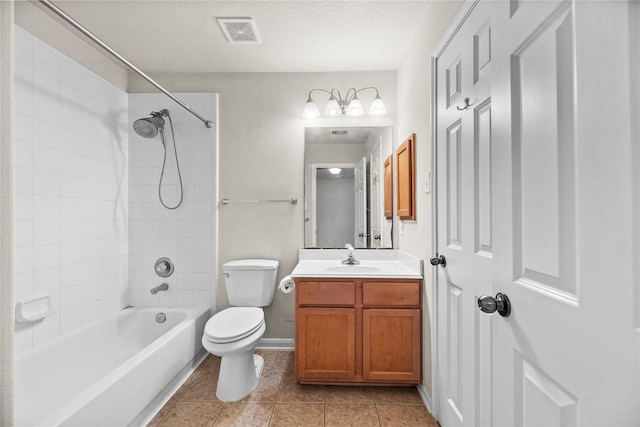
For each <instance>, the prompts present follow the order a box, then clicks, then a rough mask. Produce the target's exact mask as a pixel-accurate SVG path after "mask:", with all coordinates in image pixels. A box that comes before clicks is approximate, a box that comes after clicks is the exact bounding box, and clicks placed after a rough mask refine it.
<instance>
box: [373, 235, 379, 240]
mask: <svg viewBox="0 0 640 427" xmlns="http://www.w3.org/2000/svg"><path fill="white" fill-rule="evenodd" d="M380 239H381V236H380V235H379V234H376V235H375V236H373V240H380Z"/></svg>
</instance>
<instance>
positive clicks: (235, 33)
mask: <svg viewBox="0 0 640 427" xmlns="http://www.w3.org/2000/svg"><path fill="white" fill-rule="evenodd" d="M218 25H220V28H221V29H222V32H223V33H224V35H225V37H226V38H227V41H228V42H229V43H260V37H259V36H258V29H257V28H256V25H255V23H254V22H253V18H218Z"/></svg>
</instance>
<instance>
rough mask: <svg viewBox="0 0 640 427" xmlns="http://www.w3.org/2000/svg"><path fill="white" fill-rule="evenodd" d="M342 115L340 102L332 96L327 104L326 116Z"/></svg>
mask: <svg viewBox="0 0 640 427" xmlns="http://www.w3.org/2000/svg"><path fill="white" fill-rule="evenodd" d="M340 114H342V109H341V108H340V104H338V100H337V99H336V97H335V96H333V95H331V98H329V102H327V107H326V108H325V109H324V115H325V116H332V117H335V116H339V115H340Z"/></svg>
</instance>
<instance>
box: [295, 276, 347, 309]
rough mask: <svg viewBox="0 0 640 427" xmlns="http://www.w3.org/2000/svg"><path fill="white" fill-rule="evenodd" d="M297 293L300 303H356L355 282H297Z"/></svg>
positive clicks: (345, 304)
mask: <svg viewBox="0 0 640 427" xmlns="http://www.w3.org/2000/svg"><path fill="white" fill-rule="evenodd" d="M296 295H297V297H298V304H300V305H325V306H353V305H355V303H356V284H355V282H347V281H336V282H328V281H322V282H311V281H304V282H300V283H296Z"/></svg>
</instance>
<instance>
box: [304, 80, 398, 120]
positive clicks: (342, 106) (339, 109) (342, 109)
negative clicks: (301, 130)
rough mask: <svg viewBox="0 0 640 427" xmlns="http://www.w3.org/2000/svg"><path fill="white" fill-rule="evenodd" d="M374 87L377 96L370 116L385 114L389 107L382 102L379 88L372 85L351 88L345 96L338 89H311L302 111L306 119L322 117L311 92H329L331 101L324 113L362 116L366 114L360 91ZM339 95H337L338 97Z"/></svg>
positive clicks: (326, 114)
mask: <svg viewBox="0 0 640 427" xmlns="http://www.w3.org/2000/svg"><path fill="white" fill-rule="evenodd" d="M368 89H373V90H375V91H376V97H375V98H374V100H373V102H372V103H371V107H370V108H369V115H370V116H383V115H385V114H387V109H386V107H385V106H384V103H383V102H382V98H380V94H379V93H378V89H377V88H375V87H373V86H370V87H363V88H362V89H355V88H349V89H348V90H347V93H346V95H345V97H344V98H343V97H342V94H341V93H340V91H339V90H338V89H335V88H334V89H331V90H330V91H329V90H325V89H311V90H310V91H309V97H308V98H307V103H306V104H305V106H304V111H303V112H302V117H304V118H305V119H316V118H318V117H320V110H319V109H318V107H317V106H316V103H315V102H314V101H313V99H312V98H311V94H312V93H313V92H314V91H320V92H325V93H328V94H329V101H328V102H327V106H326V107H325V109H324V115H325V116H329V117H336V116H341V115H345V114H346V115H347V116H351V117H360V116H362V115H364V109H363V108H362V103H361V102H360V100H359V99H358V92H362V91H363V90H368ZM336 95H337V97H336Z"/></svg>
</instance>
